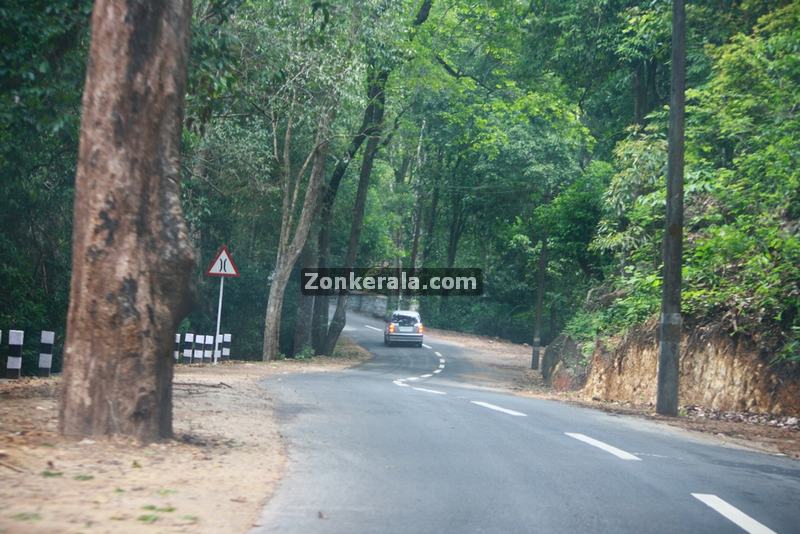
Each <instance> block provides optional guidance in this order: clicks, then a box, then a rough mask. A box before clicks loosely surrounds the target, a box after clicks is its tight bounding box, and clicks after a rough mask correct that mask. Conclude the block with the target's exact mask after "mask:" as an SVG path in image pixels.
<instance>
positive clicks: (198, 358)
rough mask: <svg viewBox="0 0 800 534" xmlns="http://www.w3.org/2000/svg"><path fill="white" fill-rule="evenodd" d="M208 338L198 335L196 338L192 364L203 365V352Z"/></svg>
mask: <svg viewBox="0 0 800 534" xmlns="http://www.w3.org/2000/svg"><path fill="white" fill-rule="evenodd" d="M205 343H206V337H205V336H201V335H200V334H197V335H196V336H194V355H193V357H192V363H203V351H204V350H205V348H206V347H205Z"/></svg>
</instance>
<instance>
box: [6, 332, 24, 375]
mask: <svg viewBox="0 0 800 534" xmlns="http://www.w3.org/2000/svg"><path fill="white" fill-rule="evenodd" d="M24 337H25V332H23V331H22V330H9V331H8V360H6V378H20V377H21V376H22V341H23V339H24Z"/></svg>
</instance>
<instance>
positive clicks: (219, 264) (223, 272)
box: [206, 245, 239, 363]
mask: <svg viewBox="0 0 800 534" xmlns="http://www.w3.org/2000/svg"><path fill="white" fill-rule="evenodd" d="M206 276H217V277H219V303H218V304H217V330H216V332H215V334H214V337H213V338H211V339H212V342H213V343H214V345H215V346H214V349H213V350H214V352H213V355H214V363H217V360H218V358H219V354H218V351H217V346H216V345H217V344H218V342H219V341H218V340H219V338H220V335H219V326H220V320H221V319H222V294H223V291H224V288H225V279H226V278H238V277H239V269H238V268H237V267H236V264H235V263H234V262H233V257H232V256H231V253H230V252H228V247H226V246H225V245H222V246H221V247H220V249H219V250H218V251H217V255H216V256H215V257H214V259H213V260H212V261H211V263H210V264H209V265H208V269H206Z"/></svg>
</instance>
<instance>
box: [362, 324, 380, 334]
mask: <svg viewBox="0 0 800 534" xmlns="http://www.w3.org/2000/svg"><path fill="white" fill-rule="evenodd" d="M364 327H365V328H369V329H370V330H375V331H376V332H383V330H381V329H380V328H375V327H374V326H370V325H368V324H365V325H364Z"/></svg>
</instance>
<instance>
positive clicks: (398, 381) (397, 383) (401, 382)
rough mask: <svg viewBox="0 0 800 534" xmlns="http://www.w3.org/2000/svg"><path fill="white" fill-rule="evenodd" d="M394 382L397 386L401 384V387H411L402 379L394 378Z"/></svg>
mask: <svg viewBox="0 0 800 534" xmlns="http://www.w3.org/2000/svg"><path fill="white" fill-rule="evenodd" d="M392 384H394V385H395V386H400V387H404V388H407V387H409V386H408V384H406V383H405V382H403V381H402V380H392Z"/></svg>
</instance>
